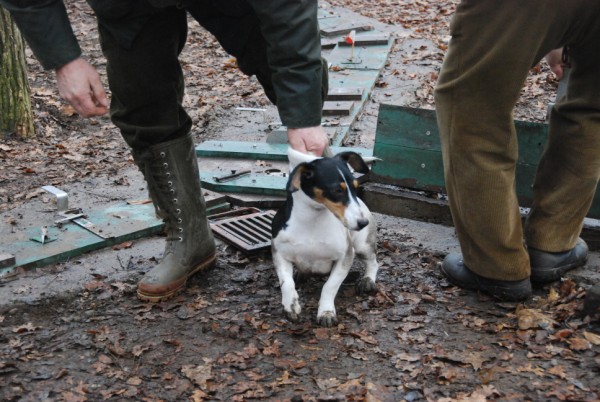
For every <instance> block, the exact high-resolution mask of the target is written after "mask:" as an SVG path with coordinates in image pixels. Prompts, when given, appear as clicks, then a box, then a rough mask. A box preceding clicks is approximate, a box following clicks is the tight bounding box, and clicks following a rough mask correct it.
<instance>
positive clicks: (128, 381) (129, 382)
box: [127, 377, 142, 385]
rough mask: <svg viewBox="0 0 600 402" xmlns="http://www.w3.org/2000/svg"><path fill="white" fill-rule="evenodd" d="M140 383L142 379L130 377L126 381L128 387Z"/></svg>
mask: <svg viewBox="0 0 600 402" xmlns="http://www.w3.org/2000/svg"><path fill="white" fill-rule="evenodd" d="M141 383H142V379H141V378H140V377H131V378H129V379H128V380H127V384H129V385H140V384H141Z"/></svg>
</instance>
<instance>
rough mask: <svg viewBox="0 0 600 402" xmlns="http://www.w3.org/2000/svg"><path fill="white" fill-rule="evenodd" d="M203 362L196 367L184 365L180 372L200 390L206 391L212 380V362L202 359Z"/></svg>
mask: <svg viewBox="0 0 600 402" xmlns="http://www.w3.org/2000/svg"><path fill="white" fill-rule="evenodd" d="M204 362H205V364H202V365H198V366H193V365H185V366H183V367H182V368H181V372H182V373H183V374H184V375H185V376H186V377H187V378H189V379H190V380H191V381H192V382H193V383H194V384H196V385H197V386H199V387H200V388H202V389H207V388H208V383H209V381H211V380H212V379H213V374H212V360H210V359H207V358H204Z"/></svg>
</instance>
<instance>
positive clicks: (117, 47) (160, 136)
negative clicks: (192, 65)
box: [99, 7, 192, 150]
mask: <svg viewBox="0 0 600 402" xmlns="http://www.w3.org/2000/svg"><path fill="white" fill-rule="evenodd" d="M129 23H131V22H130V21H129V20H128V19H127V18H124V19H123V20H122V22H120V23H119V24H121V25H124V26H126V25H127V24H129ZM117 25H118V24H117V22H115V21H111V26H112V27H113V29H116V28H115V27H116V26H117ZM99 31H100V43H101V45H102V51H103V53H104V55H105V56H106V59H107V67H106V71H107V75H108V82H109V86H110V89H111V93H112V95H111V105H110V117H111V120H112V122H113V123H114V124H115V125H116V126H117V127H118V128H119V129H120V131H121V134H122V136H123V138H124V139H125V141H126V142H127V143H128V144H129V146H130V147H131V148H133V149H134V150H144V149H146V148H148V147H149V146H152V145H157V144H160V143H163V142H165V141H170V140H174V139H176V138H181V137H183V136H185V135H187V134H188V133H189V132H190V129H191V127H192V121H191V119H190V117H189V116H188V114H187V113H186V112H185V110H184V109H183V107H182V101H183V95H184V80H183V73H182V70H181V66H180V64H179V60H178V56H179V53H180V52H181V50H182V49H183V46H184V45H185V41H186V37H187V14H186V12H185V10H179V9H177V8H175V7H168V8H164V9H160V10H159V11H157V12H156V13H155V14H153V15H152V16H151V17H149V18H147V21H146V23H145V24H144V26H143V28H141V30H140V32H139V33H138V34H137V35H136V38H135V40H134V41H133V42H132V44H131V46H128V47H126V46H123V45H122V44H121V43H120V42H119V41H118V40H117V39H116V38H115V37H114V36H113V35H112V34H111V32H110V31H109V30H107V29H106V28H104V27H103V24H102V21H101V20H100V24H99Z"/></svg>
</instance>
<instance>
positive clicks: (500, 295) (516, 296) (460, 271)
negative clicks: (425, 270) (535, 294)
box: [441, 253, 531, 301]
mask: <svg viewBox="0 0 600 402" xmlns="http://www.w3.org/2000/svg"><path fill="white" fill-rule="evenodd" d="M441 269H442V272H443V273H444V274H445V275H446V277H447V278H448V280H449V281H450V282H452V283H453V284H454V285H456V286H459V287H461V288H463V289H470V290H480V291H482V292H484V293H487V294H489V295H490V296H493V297H495V298H497V299H500V300H504V301H520V300H524V299H527V298H528V297H529V296H531V282H530V281H529V278H527V279H523V280H520V281H500V280H495V279H487V278H484V277H482V276H479V275H477V274H476V273H475V272H473V271H471V270H470V269H469V268H467V267H466V266H465V264H464V263H463V260H462V255H461V254H458V253H452V254H448V255H447V256H446V258H444V262H442V267H441Z"/></svg>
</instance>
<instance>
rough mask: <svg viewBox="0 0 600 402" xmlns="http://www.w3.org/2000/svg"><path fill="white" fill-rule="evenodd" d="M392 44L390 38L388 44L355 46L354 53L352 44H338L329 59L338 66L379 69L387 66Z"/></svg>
mask: <svg viewBox="0 0 600 402" xmlns="http://www.w3.org/2000/svg"><path fill="white" fill-rule="evenodd" d="M356 37H357V38H359V37H360V35H359V34H357V35H356ZM391 44H392V41H391V40H390V41H388V44H387V45H372V46H355V47H354V53H353V52H352V46H336V47H335V49H333V50H332V51H331V53H330V54H329V55H328V56H327V61H328V62H329V63H331V65H333V66H335V67H336V68H337V67H339V68H343V69H347V70H377V71H379V70H381V69H382V68H383V66H385V62H386V60H387V56H388V53H389V51H390V49H391Z"/></svg>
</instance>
